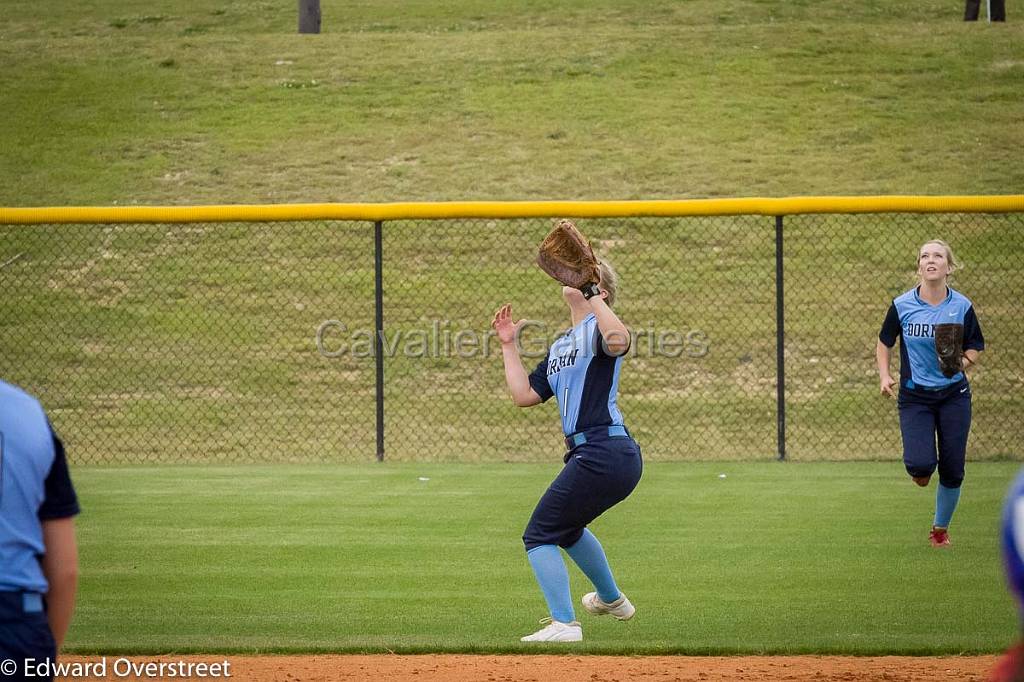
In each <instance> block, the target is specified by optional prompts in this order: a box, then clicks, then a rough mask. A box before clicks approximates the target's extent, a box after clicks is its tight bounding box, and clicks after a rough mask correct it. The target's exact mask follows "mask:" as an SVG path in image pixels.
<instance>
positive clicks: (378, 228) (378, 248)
mask: <svg viewBox="0 0 1024 682" xmlns="http://www.w3.org/2000/svg"><path fill="white" fill-rule="evenodd" d="M373 307H374V316H375V326H376V328H377V333H376V334H374V344H373V357H374V358H375V361H376V365H377V461H378V462H383V461H384V223H383V222H382V221H380V220H378V221H376V222H375V223H374V224H373Z"/></svg>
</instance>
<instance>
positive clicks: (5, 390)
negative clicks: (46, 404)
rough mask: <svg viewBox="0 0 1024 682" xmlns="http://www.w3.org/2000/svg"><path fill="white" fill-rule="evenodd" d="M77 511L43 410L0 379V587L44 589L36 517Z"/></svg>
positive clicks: (59, 446)
mask: <svg viewBox="0 0 1024 682" xmlns="http://www.w3.org/2000/svg"><path fill="white" fill-rule="evenodd" d="M77 513H78V500H77V498H76V496H75V491H74V488H73V487H72V485H71V478H70V476H69V475H68V467H67V462H66V460H65V457H64V446H63V445H62V444H61V442H60V439H58V438H57V437H56V436H55V435H54V433H53V430H52V429H51V428H50V423H49V421H48V420H47V418H46V413H45V412H43V408H42V407H41V406H40V405H39V402H38V401H37V400H36V399H35V398H33V397H32V396H30V395H29V394H27V393H25V392H24V391H22V390H20V389H18V388H15V387H14V386H11V385H10V384H7V383H4V382H3V381H0V591H11V592H18V591H25V592H40V593H43V592H46V590H47V583H46V578H45V577H44V576H43V570H42V568H41V567H40V565H39V559H40V557H42V555H43V553H44V552H45V546H44V545H43V527H42V522H43V521H45V520H47V519H57V518H65V517H68V516H74V515H75V514H77Z"/></svg>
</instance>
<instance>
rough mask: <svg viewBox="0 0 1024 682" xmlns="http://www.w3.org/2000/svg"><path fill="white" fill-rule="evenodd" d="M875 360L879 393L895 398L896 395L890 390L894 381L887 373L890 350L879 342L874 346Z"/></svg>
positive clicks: (890, 361) (889, 364)
mask: <svg viewBox="0 0 1024 682" xmlns="http://www.w3.org/2000/svg"><path fill="white" fill-rule="evenodd" d="M875 360H876V361H877V363H878V380H879V384H880V386H879V393H881V395H884V396H888V397H890V398H895V397H896V393H895V392H894V391H893V390H892V389H893V386H895V385H896V380H895V379H893V378H892V375H891V374H890V373H889V368H890V367H891V366H892V348H890V347H889V346H887V345H885V344H884V343H882V342H881V341H879V342H878V344H877V345H876V346H875Z"/></svg>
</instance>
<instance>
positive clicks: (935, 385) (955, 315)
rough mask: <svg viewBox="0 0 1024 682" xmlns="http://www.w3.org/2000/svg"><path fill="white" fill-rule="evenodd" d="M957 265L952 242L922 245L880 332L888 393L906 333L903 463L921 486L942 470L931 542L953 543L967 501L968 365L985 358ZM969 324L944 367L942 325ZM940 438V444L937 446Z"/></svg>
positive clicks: (902, 389)
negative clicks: (913, 279) (957, 514)
mask: <svg viewBox="0 0 1024 682" xmlns="http://www.w3.org/2000/svg"><path fill="white" fill-rule="evenodd" d="M956 269H957V262H956V258H955V256H954V255H953V251H952V249H950V247H949V245H948V244H947V243H946V242H944V241H942V240H940V239H934V240H932V241H929V242H927V243H926V244H924V245H922V246H921V249H920V251H919V253H918V260H917V274H918V277H919V278H920V281H919V283H918V285H917V286H916V287H914V288H913V289H911V290H910V291H907V292H906V293H903V294H901V295H900V296H897V297H896V298H895V299H894V300H893V302H892V304H891V305H890V306H889V312H888V314H887V315H886V317H885V322H883V324H882V330H881V332H880V333H879V335H878V346H877V349H876V353H875V355H876V359H877V361H878V375H879V379H880V381H881V393H882V395H887V396H890V397H892V396H893V386H894V385H895V384H896V381H895V380H894V379H893V378H892V377H891V376H890V375H889V364H890V360H891V354H892V347H893V345H894V344H895V343H896V339H900V381H899V398H898V401H897V402H898V406H899V414H900V431H901V432H902V434H903V463H904V464H905V465H906V468H907V473H908V474H910V476H911V477H912V478H913V479H914V482H915V483H916V484H917V485H919V486H922V487H924V486H927V485H928V482H929V481H930V480H931V476H932V474H933V473H935V469H936V468H938V470H939V486H938V490H937V492H936V496H935V519H934V523H933V524H932V530H931V533H930V534H929V540H930V541H931V543H932V545H933V546H935V547H948V546H949V544H950V542H949V523H950V521H951V520H952V519H953V512H954V511H955V510H956V506H957V503H958V502H959V500H960V486H961V484H962V483H963V480H964V465H965V461H966V456H967V436H968V433H969V432H970V429H971V387H970V384H969V383H968V382H967V377H966V375H965V374H964V372H963V370H964V369H965V368H966V367H967V366H968V365H972V364H974V363H975V362H977V361H978V354H979V353H980V352H981V351H982V350H984V349H985V338H984V337H983V336H982V334H981V325H980V324H979V323H978V318H977V316H976V315H975V313H974V306H973V305H972V304H971V302H970V300H968V299H967V298H966V297H965V296H964V295H963V294H961V293H960V292H958V291H955V290H954V289H952V288H950V287H949V286H948V285H947V280H948V278H949V276H950V275H951V274H952V273H953V271H954V270H956ZM940 324H956V325H962V335H963V348H962V349H958V351H957V353H958V354H957V357H958V358H960V360H959V362H958V363H957V366H956V367H954V368H953V369H952V370H951V371H947V372H945V373H944V372H943V371H942V369H941V368H940V364H939V358H938V355H937V352H936V344H935V327H936V325H940ZM936 438H937V440H938V448H936Z"/></svg>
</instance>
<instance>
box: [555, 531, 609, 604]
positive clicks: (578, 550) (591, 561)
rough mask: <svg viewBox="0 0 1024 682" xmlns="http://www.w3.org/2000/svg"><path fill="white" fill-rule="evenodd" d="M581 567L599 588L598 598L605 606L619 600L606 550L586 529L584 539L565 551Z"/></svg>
mask: <svg viewBox="0 0 1024 682" xmlns="http://www.w3.org/2000/svg"><path fill="white" fill-rule="evenodd" d="M565 551H566V552H568V553H569V556H570V557H572V560H573V561H575V562H576V565H577V566H579V567H580V570H581V571H583V573H584V574H585V575H586V576H587V577H588V578H590V582H592V583H594V587H595V588H597V596H598V597H599V598H600V599H601V601H603V602H604V603H605V604H610V603H611V602H613V601H615V600H616V599H618V598H619V587H618V585H616V584H615V578H613V577H612V569H611V567H609V566H608V558H607V557H606V556H605V555H604V548H603V547H601V543H600V542H598V540H597V538H596V537H594V534H593V533H591V532H590V531H589V530H587V529H586V528H584V529H583V537H581V538H580V539H579V542H577V543H576V544H575V545H573V546H572V547H569V548H568V549H566V550H565Z"/></svg>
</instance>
